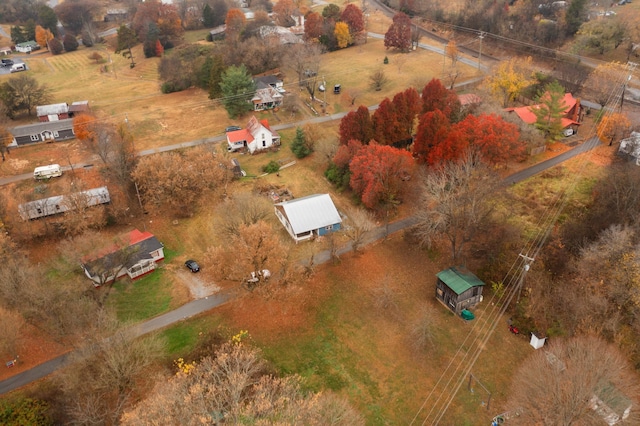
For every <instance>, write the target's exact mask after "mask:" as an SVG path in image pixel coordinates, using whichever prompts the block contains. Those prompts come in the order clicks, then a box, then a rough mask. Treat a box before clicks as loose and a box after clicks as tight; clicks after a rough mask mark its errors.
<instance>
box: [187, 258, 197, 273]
mask: <svg viewBox="0 0 640 426" xmlns="http://www.w3.org/2000/svg"><path fill="white" fill-rule="evenodd" d="M184 265H185V266H186V267H187V268H189V270H190V271H191V272H200V265H198V262H196V261H195V260H187V261H186V262H184Z"/></svg>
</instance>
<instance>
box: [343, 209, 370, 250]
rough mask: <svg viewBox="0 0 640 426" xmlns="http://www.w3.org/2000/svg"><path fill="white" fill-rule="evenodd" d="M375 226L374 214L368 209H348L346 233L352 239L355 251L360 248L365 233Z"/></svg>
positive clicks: (345, 224) (352, 246) (345, 222)
mask: <svg viewBox="0 0 640 426" xmlns="http://www.w3.org/2000/svg"><path fill="white" fill-rule="evenodd" d="M374 228H375V222H374V219H373V215H372V214H371V213H370V212H369V211H368V210H365V209H359V208H351V209H349V210H348V211H347V218H346V220H345V221H344V234H345V235H346V236H347V237H348V238H349V239H350V240H351V248H352V249H353V251H354V252H358V251H359V250H360V246H361V245H362V242H363V239H364V237H365V235H366V234H367V232H369V231H371V230H372V229H374Z"/></svg>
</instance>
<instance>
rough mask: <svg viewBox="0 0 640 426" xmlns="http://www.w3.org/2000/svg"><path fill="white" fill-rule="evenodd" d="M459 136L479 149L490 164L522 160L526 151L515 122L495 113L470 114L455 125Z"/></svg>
mask: <svg viewBox="0 0 640 426" xmlns="http://www.w3.org/2000/svg"><path fill="white" fill-rule="evenodd" d="M455 127H456V132H457V133H458V135H459V137H460V138H461V139H462V140H464V143H466V144H467V146H469V147H470V148H472V149H476V150H478V152H480V155H482V158H483V160H484V161H486V162H487V163H489V164H493V165H497V164H506V163H507V161H509V160H517V161H519V160H522V159H523V158H524V155H525V153H526V146H525V144H524V143H523V142H522V141H520V132H519V131H518V127H517V126H516V125H515V124H512V123H508V122H506V121H504V120H503V119H502V117H500V116H498V115H495V114H489V115H487V114H483V115H479V116H477V117H476V116H473V115H469V116H467V117H466V118H465V119H464V120H462V121H461V122H460V123H458V124H456V125H455Z"/></svg>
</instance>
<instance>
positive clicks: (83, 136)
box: [73, 114, 97, 143]
mask: <svg viewBox="0 0 640 426" xmlns="http://www.w3.org/2000/svg"><path fill="white" fill-rule="evenodd" d="M96 120H97V119H96V117H94V116H93V115H90V114H79V115H77V116H75V117H74V118H73V133H74V134H75V135H76V138H78V139H80V140H81V141H83V142H89V143H91V142H93V140H95V137H96V126H95V125H96Z"/></svg>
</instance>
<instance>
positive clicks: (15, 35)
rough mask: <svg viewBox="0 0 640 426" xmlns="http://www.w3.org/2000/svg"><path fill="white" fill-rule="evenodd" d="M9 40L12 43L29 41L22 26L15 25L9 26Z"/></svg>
mask: <svg viewBox="0 0 640 426" xmlns="http://www.w3.org/2000/svg"><path fill="white" fill-rule="evenodd" d="M11 41H12V42H13V43H14V44H18V43H24V42H25V41H29V40H28V39H27V35H26V34H25V32H24V30H23V29H22V27H20V26H18V25H16V26H15V27H11Z"/></svg>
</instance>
